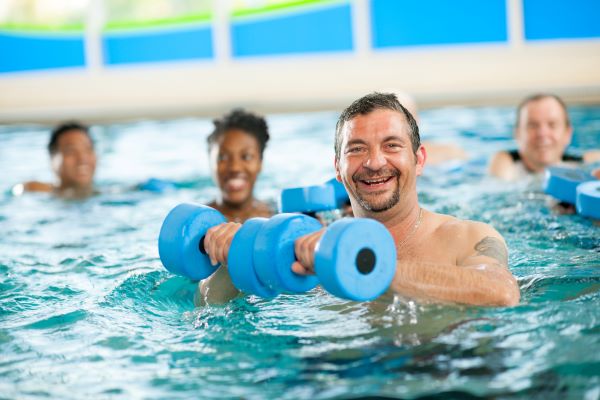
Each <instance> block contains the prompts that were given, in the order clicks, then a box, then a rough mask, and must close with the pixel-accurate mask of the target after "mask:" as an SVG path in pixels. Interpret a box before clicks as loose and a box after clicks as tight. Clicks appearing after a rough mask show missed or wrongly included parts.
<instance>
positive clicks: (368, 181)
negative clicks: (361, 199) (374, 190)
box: [364, 178, 390, 185]
mask: <svg viewBox="0 0 600 400" xmlns="http://www.w3.org/2000/svg"><path fill="white" fill-rule="evenodd" d="M388 179H390V178H379V179H365V180H364V182H365V183H367V184H369V185H376V184H378V183H384V182H387V180H388Z"/></svg>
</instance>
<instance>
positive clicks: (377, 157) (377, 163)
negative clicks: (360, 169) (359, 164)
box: [363, 149, 387, 171]
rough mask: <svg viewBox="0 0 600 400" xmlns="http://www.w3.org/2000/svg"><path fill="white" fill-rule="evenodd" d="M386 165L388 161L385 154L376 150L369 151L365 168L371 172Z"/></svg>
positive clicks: (364, 164)
mask: <svg viewBox="0 0 600 400" xmlns="http://www.w3.org/2000/svg"><path fill="white" fill-rule="evenodd" d="M385 164H387V159H386V158H385V155H384V154H383V152H382V151H381V150H379V149H374V150H370V151H369V155H368V157H367V159H366V160H365V162H364V163H363V166H364V167H365V168H368V169H370V170H373V171H377V170H379V169H381V168H382V167H383V166H385Z"/></svg>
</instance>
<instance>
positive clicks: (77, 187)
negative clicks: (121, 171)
mask: <svg viewBox="0 0 600 400" xmlns="http://www.w3.org/2000/svg"><path fill="white" fill-rule="evenodd" d="M48 152H49V153H50V163H51V166H52V170H53V171H54V174H55V176H56V183H54V184H51V183H45V182H38V181H30V182H25V183H22V184H18V185H16V186H15V187H14V188H13V193H14V194H17V195H18V194H21V193H23V192H47V193H54V194H56V195H57V196H60V197H67V198H84V197H88V196H90V195H92V194H94V193H95V191H94V173H95V171H96V152H95V150H94V142H93V141H92V138H91V136H90V134H89V128H88V127H87V126H85V125H82V124H80V123H78V122H69V123H65V124H62V125H59V126H57V127H56V128H55V129H54V130H53V131H52V134H51V135H50V142H49V143H48Z"/></svg>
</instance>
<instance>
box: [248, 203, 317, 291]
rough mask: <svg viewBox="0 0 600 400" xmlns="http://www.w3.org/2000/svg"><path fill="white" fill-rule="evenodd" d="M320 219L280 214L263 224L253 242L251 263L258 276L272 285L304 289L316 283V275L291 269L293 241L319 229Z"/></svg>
mask: <svg viewBox="0 0 600 400" xmlns="http://www.w3.org/2000/svg"><path fill="white" fill-rule="evenodd" d="M321 228H322V225H321V223H319V221H317V220H316V219H314V218H311V217H308V216H306V215H303V214H279V215H276V216H274V217H272V218H271V219H269V221H268V222H267V223H266V224H265V225H264V226H263V228H262V229H261V230H260V231H259V232H258V235H257V236H256V241H255V243H254V263H255V269H256V274H257V276H258V279H260V281H261V282H262V283H263V284H264V285H266V286H267V287H269V288H271V289H275V290H277V289H279V290H282V291H285V292H291V293H303V292H306V291H308V290H310V289H312V288H314V287H315V286H316V285H317V284H318V283H319V281H318V279H317V277H316V276H314V275H311V276H302V275H298V274H296V273H295V272H293V271H292V268H291V267H292V263H293V262H294V261H295V257H296V256H295V250H294V242H295V241H296V239H298V238H299V237H300V236H304V235H307V234H309V233H312V232H315V231H318V230H319V229H321Z"/></svg>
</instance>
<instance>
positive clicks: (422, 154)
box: [415, 145, 427, 176]
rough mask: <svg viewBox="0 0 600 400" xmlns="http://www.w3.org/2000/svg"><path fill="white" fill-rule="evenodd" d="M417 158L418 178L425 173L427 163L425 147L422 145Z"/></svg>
mask: <svg viewBox="0 0 600 400" xmlns="http://www.w3.org/2000/svg"><path fill="white" fill-rule="evenodd" d="M415 156H416V158H417V176H420V175H421V174H422V173H423V168H425V161H427V150H425V146H423V145H420V146H419V148H418V149H417V153H416V154H415Z"/></svg>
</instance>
